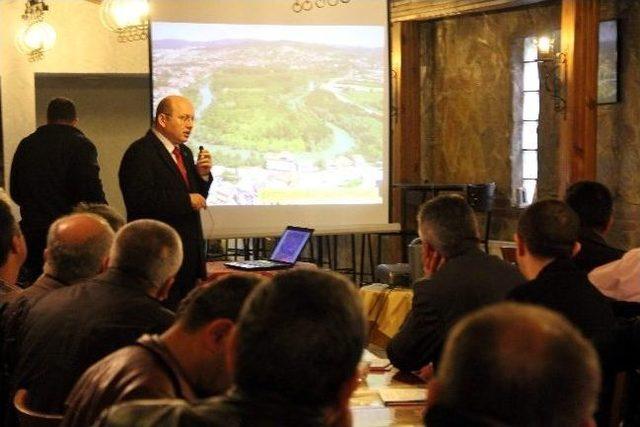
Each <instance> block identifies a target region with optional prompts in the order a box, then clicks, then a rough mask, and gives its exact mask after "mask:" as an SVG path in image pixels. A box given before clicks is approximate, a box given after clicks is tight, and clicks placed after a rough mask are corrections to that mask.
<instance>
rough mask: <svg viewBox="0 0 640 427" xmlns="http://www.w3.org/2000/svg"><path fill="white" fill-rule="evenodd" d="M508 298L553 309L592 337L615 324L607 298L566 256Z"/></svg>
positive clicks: (605, 331) (554, 262) (588, 336)
mask: <svg viewBox="0 0 640 427" xmlns="http://www.w3.org/2000/svg"><path fill="white" fill-rule="evenodd" d="M509 299H512V300H515V301H518V302H528V303H532V304H538V305H542V306H544V307H547V308H550V309H551V310H555V311H557V312H559V313H561V314H563V315H564V316H565V317H566V318H567V319H569V320H570V321H571V322H572V323H573V324H574V325H575V326H576V327H577V328H578V329H580V331H581V332H582V333H583V334H584V336H586V337H587V338H591V339H593V338H597V337H599V336H602V335H603V334H604V335H605V336H606V335H608V334H609V333H610V332H611V331H612V330H613V328H614V325H615V317H614V315H613V311H612V309H611V305H610V304H609V301H608V300H607V299H606V298H605V296H604V295H602V294H601V293H600V291H598V289H596V287H595V286H593V284H591V282H589V278H588V277H587V274H586V273H585V272H584V271H581V270H580V269H579V268H578V267H577V266H576V265H575V264H574V263H573V262H572V261H571V260H569V259H556V260H555V261H553V262H552V263H550V264H548V265H547V266H546V267H544V268H543V269H542V271H540V273H539V274H538V277H536V278H535V279H533V280H531V281H529V282H527V283H526V284H524V285H522V286H519V287H517V288H516V289H514V290H513V291H512V292H511V293H510V294H509Z"/></svg>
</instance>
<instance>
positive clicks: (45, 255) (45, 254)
mask: <svg viewBox="0 0 640 427" xmlns="http://www.w3.org/2000/svg"><path fill="white" fill-rule="evenodd" d="M49 257H51V253H50V252H49V248H45V249H44V252H42V259H44V262H45V263H47V262H49Z"/></svg>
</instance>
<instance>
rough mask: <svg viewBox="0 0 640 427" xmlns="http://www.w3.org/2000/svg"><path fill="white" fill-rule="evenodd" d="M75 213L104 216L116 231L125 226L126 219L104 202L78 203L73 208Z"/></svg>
mask: <svg viewBox="0 0 640 427" xmlns="http://www.w3.org/2000/svg"><path fill="white" fill-rule="evenodd" d="M73 212H74V213H90V214H94V215H98V216H99V217H102V218H103V219H104V220H105V221H107V222H108V223H109V226H110V227H111V229H112V230H113V231H114V232H117V231H118V230H120V229H121V228H122V226H124V224H125V223H126V221H125V220H124V218H123V217H122V215H120V214H119V213H118V212H117V211H116V210H115V209H113V208H112V207H111V206H109V205H105V204H104V203H87V202H81V203H78V204H77V205H76V206H75V207H74V208H73Z"/></svg>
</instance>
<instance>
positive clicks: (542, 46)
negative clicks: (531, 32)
mask: <svg viewBox="0 0 640 427" xmlns="http://www.w3.org/2000/svg"><path fill="white" fill-rule="evenodd" d="M551 46H553V41H552V40H551V38H549V37H546V36H544V37H540V38H539V39H538V52H540V53H542V54H548V53H549V52H551Z"/></svg>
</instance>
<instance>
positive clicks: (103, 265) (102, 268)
mask: <svg viewBox="0 0 640 427" xmlns="http://www.w3.org/2000/svg"><path fill="white" fill-rule="evenodd" d="M45 252H46V251H45ZM45 259H46V258H45ZM107 268H109V257H108V256H106V257H104V258H102V262H101V263H100V273H104V272H105V271H107Z"/></svg>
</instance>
